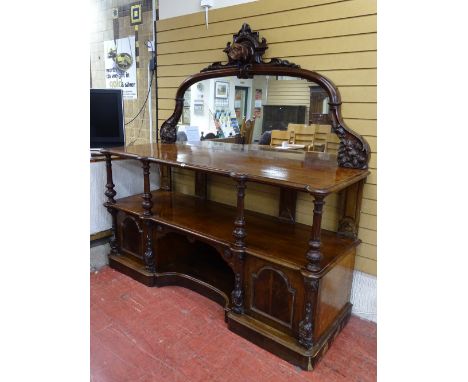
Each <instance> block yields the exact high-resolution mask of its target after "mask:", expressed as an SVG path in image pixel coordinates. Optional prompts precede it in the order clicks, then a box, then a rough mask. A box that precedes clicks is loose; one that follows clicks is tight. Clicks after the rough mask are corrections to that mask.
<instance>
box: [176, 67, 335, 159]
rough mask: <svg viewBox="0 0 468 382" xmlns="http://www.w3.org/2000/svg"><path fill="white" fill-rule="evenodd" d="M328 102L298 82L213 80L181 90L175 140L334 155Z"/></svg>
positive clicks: (323, 94) (292, 79)
mask: <svg viewBox="0 0 468 382" xmlns="http://www.w3.org/2000/svg"><path fill="white" fill-rule="evenodd" d="M328 102H329V98H328V96H327V93H326V91H325V90H324V89H322V87H321V86H320V85H318V84H316V83H315V82H312V81H308V80H306V79H303V78H299V77H291V76H279V75H255V76H253V78H247V79H242V78H238V77H236V76H228V77H216V78H210V79H206V80H202V81H199V82H197V83H195V84H193V85H191V86H190V87H189V88H187V89H186V90H185V93H184V106H183V111H182V114H181V116H180V118H179V121H178V124H177V140H178V141H179V142H186V141H200V140H201V141H203V140H216V141H222V142H232V143H244V144H260V145H263V146H268V148H270V149H276V150H305V151H320V152H328V153H335V154H336V152H337V150H338V145H339V140H338V138H337V137H336V135H335V134H332V132H331V124H330V121H329V116H328V111H329V105H328Z"/></svg>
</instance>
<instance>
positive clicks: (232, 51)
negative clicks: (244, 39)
mask: <svg viewBox="0 0 468 382" xmlns="http://www.w3.org/2000/svg"><path fill="white" fill-rule="evenodd" d="M224 52H226V53H227V55H228V56H229V59H230V60H231V61H242V62H247V61H249V59H250V55H251V54H250V50H249V49H248V48H247V47H246V46H245V45H242V44H238V43H236V42H235V43H233V44H229V45H228V46H227V47H226V49H224Z"/></svg>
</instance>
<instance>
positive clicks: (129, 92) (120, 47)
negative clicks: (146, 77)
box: [104, 36, 138, 99]
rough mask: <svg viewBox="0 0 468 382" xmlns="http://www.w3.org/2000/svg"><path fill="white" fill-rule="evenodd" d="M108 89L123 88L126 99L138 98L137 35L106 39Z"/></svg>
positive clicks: (105, 53)
mask: <svg viewBox="0 0 468 382" xmlns="http://www.w3.org/2000/svg"><path fill="white" fill-rule="evenodd" d="M104 57H105V60H104V67H105V76H106V88H107V89H122V90H123V97H124V99H137V95H138V93H137V79H136V63H135V36H128V37H124V38H119V39H117V40H116V41H114V40H107V41H104Z"/></svg>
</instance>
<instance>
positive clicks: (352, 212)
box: [337, 179, 365, 239]
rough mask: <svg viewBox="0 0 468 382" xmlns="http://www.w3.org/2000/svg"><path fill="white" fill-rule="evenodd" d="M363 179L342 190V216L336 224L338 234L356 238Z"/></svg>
mask: <svg viewBox="0 0 468 382" xmlns="http://www.w3.org/2000/svg"><path fill="white" fill-rule="evenodd" d="M364 183H365V179H363V180H361V181H359V182H358V183H354V184H352V185H351V186H349V187H347V188H346V189H344V190H343V193H342V198H343V215H342V217H341V219H340V221H339V222H338V230H337V232H338V234H340V235H343V236H347V237H351V238H354V239H355V238H357V235H358V230H359V218H360V217H361V203H362V192H363V189H364Z"/></svg>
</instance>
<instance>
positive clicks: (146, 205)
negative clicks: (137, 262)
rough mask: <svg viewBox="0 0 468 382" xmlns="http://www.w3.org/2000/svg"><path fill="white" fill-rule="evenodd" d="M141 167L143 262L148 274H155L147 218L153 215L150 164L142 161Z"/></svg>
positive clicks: (149, 223)
mask: <svg viewBox="0 0 468 382" xmlns="http://www.w3.org/2000/svg"><path fill="white" fill-rule="evenodd" d="M141 162H142V167H143V196H142V199H143V202H142V203H141V205H142V207H143V217H142V220H143V221H144V223H145V226H146V237H145V253H144V256H143V260H144V262H145V268H146V270H147V271H149V272H155V271H156V266H155V260H154V254H153V241H152V239H151V237H152V233H153V227H152V223H151V220H150V219H149V217H151V215H153V213H152V211H151V208H152V207H153V202H152V200H151V198H152V196H151V189H150V177H149V176H150V162H149V161H148V160H142V161H141Z"/></svg>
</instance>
